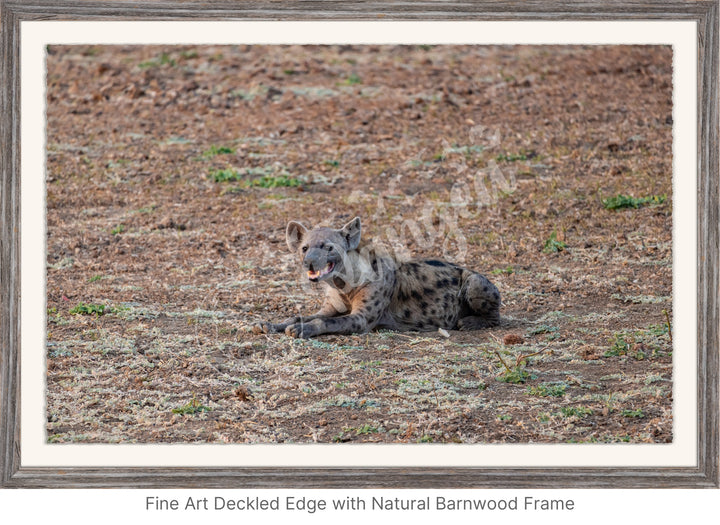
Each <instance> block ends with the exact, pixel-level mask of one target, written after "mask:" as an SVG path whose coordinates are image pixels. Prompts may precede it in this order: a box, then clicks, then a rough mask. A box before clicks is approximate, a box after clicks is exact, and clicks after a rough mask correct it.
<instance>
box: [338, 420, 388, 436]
mask: <svg viewBox="0 0 720 525" xmlns="http://www.w3.org/2000/svg"><path fill="white" fill-rule="evenodd" d="M343 430H345V431H347V432H350V431H355V434H357V435H358V436H359V435H362V434H377V433H378V432H381V429H380V427H377V426H375V425H371V424H370V423H365V424H364V425H362V426H359V427H352V428H347V429H343Z"/></svg>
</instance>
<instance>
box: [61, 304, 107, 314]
mask: <svg viewBox="0 0 720 525" xmlns="http://www.w3.org/2000/svg"><path fill="white" fill-rule="evenodd" d="M107 310H109V309H108V308H107V307H106V306H105V305H104V304H92V303H91V304H87V303H80V304H78V305H77V306H75V307H74V308H71V309H70V313H71V314H73V315H97V316H100V315H104V314H106V313H107Z"/></svg>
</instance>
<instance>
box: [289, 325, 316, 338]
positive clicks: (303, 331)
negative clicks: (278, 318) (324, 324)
mask: <svg viewBox="0 0 720 525" xmlns="http://www.w3.org/2000/svg"><path fill="white" fill-rule="evenodd" d="M317 334H318V329H317V326H316V325H314V324H313V323H312V322H310V323H295V324H291V325H290V326H288V327H287V328H286V329H285V335H287V336H290V337H294V338H296V339H307V338H308V337H313V336H315V335H317Z"/></svg>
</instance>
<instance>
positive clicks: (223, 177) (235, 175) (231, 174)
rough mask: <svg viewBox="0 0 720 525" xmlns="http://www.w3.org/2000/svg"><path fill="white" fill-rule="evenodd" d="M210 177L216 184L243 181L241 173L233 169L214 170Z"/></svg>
mask: <svg viewBox="0 0 720 525" xmlns="http://www.w3.org/2000/svg"><path fill="white" fill-rule="evenodd" d="M210 177H211V178H212V180H214V181H215V182H231V181H238V180H242V175H241V174H240V172H239V171H237V170H234V169H231V168H226V169H217V170H212V171H211V172H210Z"/></svg>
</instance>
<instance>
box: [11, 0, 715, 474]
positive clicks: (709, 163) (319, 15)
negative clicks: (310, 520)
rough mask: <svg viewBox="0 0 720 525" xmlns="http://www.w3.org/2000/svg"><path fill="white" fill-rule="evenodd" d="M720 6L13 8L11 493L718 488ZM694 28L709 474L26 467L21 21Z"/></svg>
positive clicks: (434, 1) (703, 415) (179, 4)
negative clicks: (588, 23)
mask: <svg viewBox="0 0 720 525" xmlns="http://www.w3.org/2000/svg"><path fill="white" fill-rule="evenodd" d="M719 7H720V1H719V0H696V1H693V0H684V1H683V0H636V1H633V0H622V1H617V0H605V1H598V0H590V1H577V2H569V1H556V0H526V1H505V0H475V1H473V0H457V1H447V0H445V1H443V0H420V1H415V2H412V3H410V2H405V1H397V0H386V1H375V0H359V1H354V2H338V1H322V0H288V1H282V2H280V1H277V0H247V1H243V2H238V1H235V2H231V1H213V0H210V1H205V2H202V1H194V0H179V1H175V2H170V1H155V0H152V1H145V2H137V1H123V0H119V1H112V2H109V1H96V0H86V1H80V0H75V1H70V0H56V1H52V0H45V1H43V0H29V1H28V0H25V1H23V0H15V1H12V0H0V32H1V35H0V37H1V42H0V46H1V48H2V53H1V55H0V110H1V113H0V487H6V488H11V487H21V488H31V487H49V488H53V487H58V488H99V487H114V488H125V487H127V488H141V487H164V488H171V487H184V488H190V487H204V488H236V487H243V488H279V487H283V488H288V487H303V488H311V487H312V488H337V487H361V488H371V487H372V488H380V487H393V488H401V487H413V488H469V487H492V488H529V487H537V488H540V487H543V488H548V487H552V488H561V487H577V488H590V487H612V488H641V487H654V488H663V487H668V488H670V487H677V488H680V487H685V488H701V487H707V488H711V487H718V486H720V477H719V473H718V472H719V471H718V457H719V454H718V449H719V446H718V443H719V441H718V421H719V418H718V415H719V414H720V405H719V402H718V399H719V398H718V383H719V375H718V363H719V351H718V349H719V338H718V335H719V334H720V316H719V313H720V310H719V308H718V296H719V295H720V280H719V278H718V275H719V266H718V258H719V256H720V233H719V230H720V217H719V216H718V215H719V212H720V176H719V170H718V152H720V144H719V142H718V127H719V120H718V96H719V92H718V82H719V71H718V52H719V46H718V20H719V18H718V14H719ZM377 19H383V20H446V21H448V20H464V21H469V20H510V21H514V20H516V21H519V20H550V21H551V20H567V21H580V20H595V21H613V20H659V21H672V20H686V21H694V22H696V23H697V36H698V63H697V71H698V93H697V96H698V98H697V101H698V107H697V109H698V122H697V131H698V135H697V136H698V151H697V160H698V173H697V177H698V178H697V182H698V210H697V212H698V215H697V235H698V237H697V242H698V254H697V271H698V324H697V344H698V362H697V366H698V371H699V373H698V378H697V403H698V414H699V415H698V421H697V435H698V441H697V465H695V466H693V467H681V468H680V467H678V468H676V467H663V468H652V467H640V468H635V467H600V468H598V467H593V468H570V467H553V468H516V467H513V468H486V467H466V468H457V467H433V468H424V467H423V468H418V467H408V468H395V467H393V468H347V467H343V468H324V467H323V468H307V467H302V468H289V467H280V468H243V467H232V468H202V467H201V468H195V467H193V468H185V467H171V468H170V467H168V468H165V467H163V468H145V467H102V468H87V467H74V468H57V467H37V468H28V467H23V466H22V464H21V456H20V433H21V428H20V381H21V370H20V351H21V348H20V274H21V261H20V242H21V239H20V231H21V230H20V226H21V225H20V194H21V190H22V188H21V187H20V159H19V156H20V153H19V151H20V148H19V145H20V125H21V122H20V71H19V69H20V66H19V53H20V23H21V22H23V21H33V20H36V21H37V20H87V21H98V20H176V21H181V20H358V21H359V20H377Z"/></svg>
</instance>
